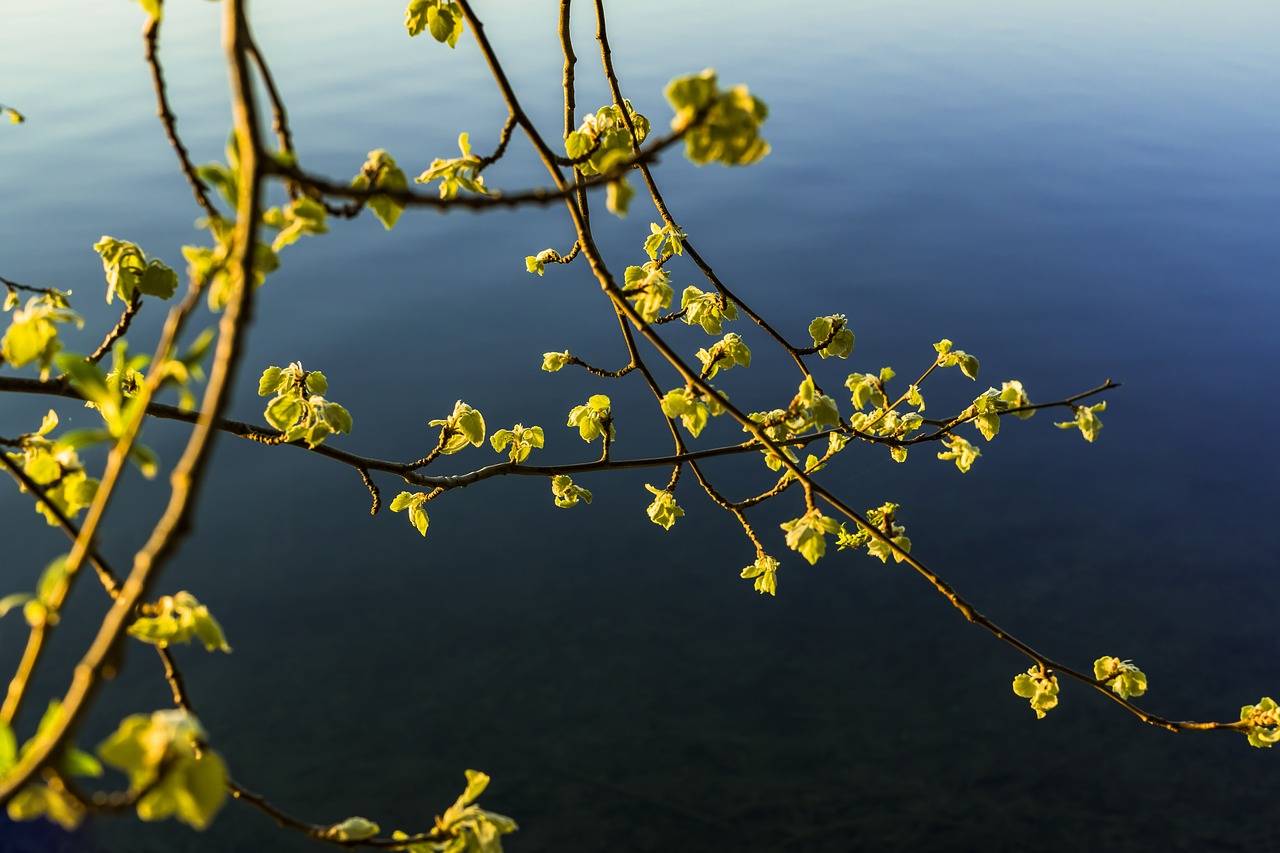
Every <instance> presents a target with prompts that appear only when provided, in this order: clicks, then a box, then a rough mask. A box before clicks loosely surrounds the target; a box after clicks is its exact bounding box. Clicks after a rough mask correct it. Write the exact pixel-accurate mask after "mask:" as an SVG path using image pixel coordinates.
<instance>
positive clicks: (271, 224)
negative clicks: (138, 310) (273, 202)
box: [143, 196, 329, 293]
mask: <svg viewBox="0 0 1280 853" xmlns="http://www.w3.org/2000/svg"><path fill="white" fill-rule="evenodd" d="M328 217H329V212H328V211H327V210H325V209H324V205H323V204H321V203H320V202H318V201H316V200H315V199H312V198H307V197H306V196H299V197H298V198H296V199H294V200H293V201H291V202H289V203H288V204H287V205H285V206H284V208H279V207H272V208H269V209H268V210H264V211H263V212H262V224H263V225H265V226H267V227H268V228H275V229H277V230H278V231H279V232H280V233H279V234H277V235H276V238H275V240H273V241H272V242H271V250H272V251H273V252H278V251H280V250H281V249H283V248H284V247H285V246H288V245H291V244H293V243H295V242H297V240H298V238H299V237H301V236H303V235H304V234H328V233H329V225H328V223H327V221H326V220H327V219H328ZM143 292H144V293H145V292H146V291H143Z"/></svg>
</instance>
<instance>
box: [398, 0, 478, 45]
mask: <svg viewBox="0 0 1280 853" xmlns="http://www.w3.org/2000/svg"><path fill="white" fill-rule="evenodd" d="M463 20H464V19H463V15H462V7H461V6H459V5H458V4H457V3H453V2H449V0H409V5H408V7H407V8H406V9H405V10H404V25H405V28H406V29H407V30H408V31H409V35H410V36H411V37H412V36H416V35H419V34H421V33H422V31H423V30H426V31H427V32H429V33H431V37H432V38H433V39H435V40H436V41H438V42H440V43H441V44H447V45H449V47H457V45H458V39H459V38H461V37H462V24H463Z"/></svg>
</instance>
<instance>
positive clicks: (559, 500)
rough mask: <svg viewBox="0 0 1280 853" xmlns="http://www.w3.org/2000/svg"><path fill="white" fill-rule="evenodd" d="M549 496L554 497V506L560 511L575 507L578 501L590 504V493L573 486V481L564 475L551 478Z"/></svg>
mask: <svg viewBox="0 0 1280 853" xmlns="http://www.w3.org/2000/svg"><path fill="white" fill-rule="evenodd" d="M551 494H552V496H553V497H555V500H556V506H558V507H561V508H562V509H568V508H569V507H571V506H577V505H578V500H579V499H582V500H584V501H586V502H587V503H591V492H589V491H587V490H586V489H584V488H582V487H581V486H575V485H574V484H573V480H572V479H571V478H570V477H568V476H567V475H565V474H557V475H556V476H554V477H552V478H551Z"/></svg>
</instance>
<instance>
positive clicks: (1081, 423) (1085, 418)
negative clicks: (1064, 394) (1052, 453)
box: [1054, 400, 1107, 442]
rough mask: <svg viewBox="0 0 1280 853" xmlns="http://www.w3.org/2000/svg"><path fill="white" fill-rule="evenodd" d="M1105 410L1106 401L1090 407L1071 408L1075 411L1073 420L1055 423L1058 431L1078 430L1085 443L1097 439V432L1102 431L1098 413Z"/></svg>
mask: <svg viewBox="0 0 1280 853" xmlns="http://www.w3.org/2000/svg"><path fill="white" fill-rule="evenodd" d="M1106 408H1107V401H1106V400H1103V401H1102V402H1101V403H1095V404H1094V405H1092V406H1073V407H1072V409H1073V410H1074V411H1075V415H1076V417H1075V420H1071V421H1065V422H1063V423H1055V424H1054V426H1056V427H1057V428H1058V429H1076V428H1079V430H1080V434H1081V435H1083V436H1084V440H1085V441H1089V442H1091V441H1093V440H1094V439H1095V438H1097V437H1098V431H1099V430H1101V429H1102V421H1101V419H1099V418H1098V412H1101V411H1103V410H1104V409H1106Z"/></svg>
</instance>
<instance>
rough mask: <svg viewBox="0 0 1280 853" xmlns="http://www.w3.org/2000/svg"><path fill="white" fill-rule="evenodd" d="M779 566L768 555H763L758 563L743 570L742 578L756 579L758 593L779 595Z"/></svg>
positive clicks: (758, 559) (758, 558)
mask: <svg viewBox="0 0 1280 853" xmlns="http://www.w3.org/2000/svg"><path fill="white" fill-rule="evenodd" d="M778 566H779V563H778V561H777V560H775V559H773V557H770V556H769V555H768V554H761V555H759V556H758V557H756V561H755V562H754V563H752V564H751V565H749V566H747V567H746V568H745V569H743V570H742V577H744V578H747V579H748V580H750V579H751V578H755V589H756V592H758V593H761V594H764V593H766V592H767V593H769V595H775V596H776V595H777V594H778Z"/></svg>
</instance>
